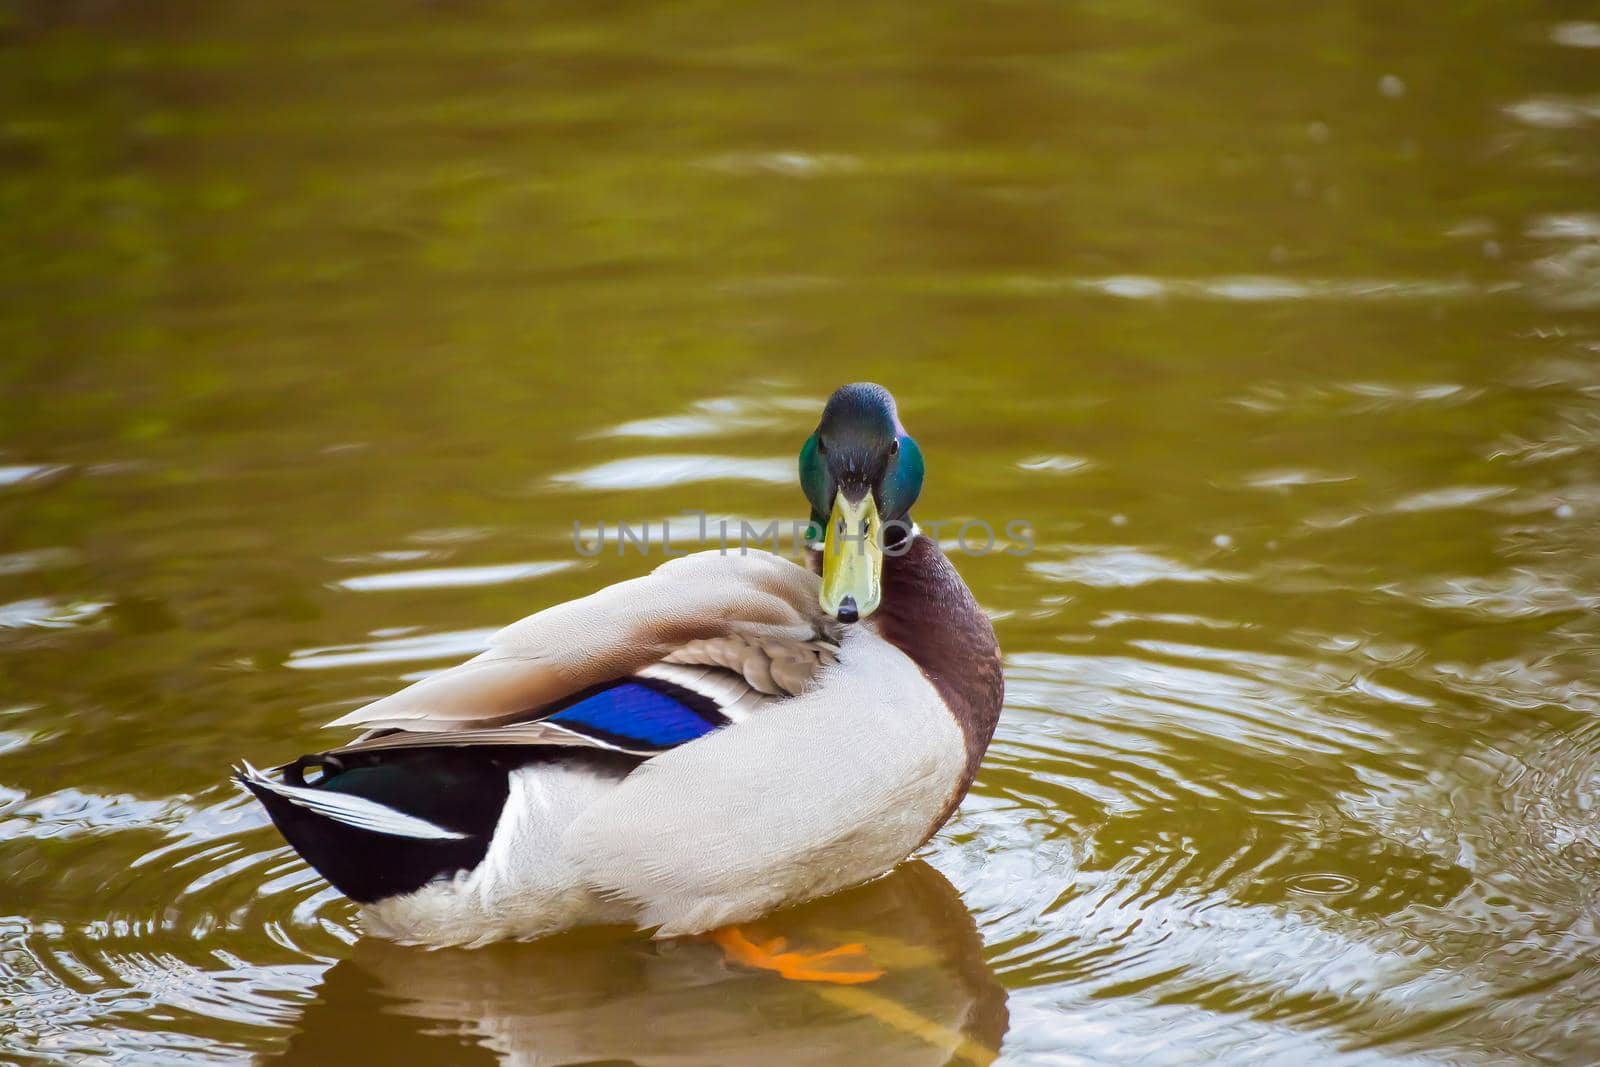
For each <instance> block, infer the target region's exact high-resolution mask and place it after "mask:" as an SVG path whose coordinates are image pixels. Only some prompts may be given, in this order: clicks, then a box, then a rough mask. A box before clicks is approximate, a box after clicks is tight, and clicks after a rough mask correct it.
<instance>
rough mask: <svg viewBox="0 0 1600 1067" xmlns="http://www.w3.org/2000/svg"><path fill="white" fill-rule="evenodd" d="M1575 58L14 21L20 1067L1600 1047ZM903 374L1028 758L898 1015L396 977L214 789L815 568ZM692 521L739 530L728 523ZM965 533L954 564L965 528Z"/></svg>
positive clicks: (1599, 641) (907, 955) (915, 932)
mask: <svg viewBox="0 0 1600 1067" xmlns="http://www.w3.org/2000/svg"><path fill="white" fill-rule="evenodd" d="M1597 46H1600V23H1597V22H1596V21H1594V14H1593V11H1592V10H1585V8H1584V6H1583V5H1579V4H1560V3H1551V4H1543V5H1528V4H1513V3H1509V2H1502V3H1485V4H1475V5H1468V6H1459V7H1458V8H1444V7H1439V6H1438V5H1423V6H1415V7H1404V6H1402V7H1400V8H1394V7H1385V8H1382V9H1378V8H1372V7H1370V6H1364V5H1358V4H1350V3H1332V4H1324V5H1319V6H1317V7H1315V8H1311V9H1305V10H1302V9H1298V8H1294V7H1293V6H1284V5H1266V4H1249V3H1240V2H1227V3H1224V2H1217V3H1178V4H1169V5H1164V6H1160V7H1151V6H1147V5H1124V6H1120V7H1118V6H1108V5H1089V4H1078V5H1048V4H1044V3H1034V2H1019V3H1009V4H988V5H970V6H964V7H957V6H949V5H944V6H930V5H924V4H905V5H874V6H871V7H860V6H858V5H848V6H847V5H827V6H822V7H819V6H816V5H808V6H806V7H805V8H804V10H801V9H798V8H795V7H794V6H793V5H777V4H760V5H749V4H745V5H705V4H682V5H670V6H666V7H644V6H637V5H599V6H596V5H546V6H544V7H542V8H541V9H539V10H537V11H527V10H521V9H516V8H512V7H508V6H501V5H497V4H469V3H438V4H427V5H423V4H417V5H410V6H406V5H400V6H397V5H394V4H388V3H384V4H378V3H355V4H344V5H339V6H337V7H335V8H329V7H326V6H322V5H306V6H301V5H295V4H278V5H269V6H265V7H263V6H262V5H246V4H242V3H231V2H224V3H217V4H209V5H203V6H199V7H197V6H193V5H180V4H167V3H161V4H140V5H121V4H89V3H82V4H72V5H65V6H61V5H46V4H19V5H14V6H12V7H11V8H9V9H8V13H7V14H6V15H5V16H4V36H3V38H0V47H3V48H4V50H5V52H6V57H5V61H4V62H0V93H3V96H4V99H6V100H7V105H6V107H5V109H4V120H3V123H0V159H3V161H4V162H3V165H0V204H3V208H0V273H3V276H4V278H5V285H4V286H3V289H0V311H3V314H0V344H3V349H0V351H3V352H4V356H3V358H0V867H3V869H4V870H5V871H6V872H7V876H6V879H5V882H4V887H3V889H0V982H3V985H4V988H5V993H6V996H5V1003H6V1006H5V1007H4V1008H3V1009H0V1011H3V1015H4V1019H5V1022H4V1025H3V1026H0V1047H3V1048H4V1049H5V1050H6V1051H7V1054H8V1055H12V1056H16V1057H26V1058H34V1059H39V1060H45V1061H60V1060H69V1059H74V1058H76V1057H79V1056H81V1055H83V1054H86V1053H89V1052H115V1053H117V1054H120V1055H121V1056H123V1057H124V1058H125V1059H127V1060H129V1061H134V1062H150V1061H177V1060H187V1061H192V1062H207V1061H225V1062H231V1061H234V1060H236V1059H238V1058H239V1057H240V1056H242V1055H245V1054H250V1055H254V1056H259V1057H264V1058H272V1057H275V1056H286V1057H288V1058H289V1059H291V1060H292V1061H293V1062H296V1063H311V1062H324V1061H325V1062H340V1063H346V1062H349V1061H350V1059H351V1058H352V1057H357V1058H363V1057H366V1056H369V1055H371V1054H374V1053H376V1052H381V1051H383V1050H386V1049H393V1050H396V1052H395V1054H396V1055H402V1056H403V1057H404V1058H405V1059H406V1061H407V1062H429V1061H432V1062H440V1063H465V1062H474V1061H483V1062H492V1061H494V1060H495V1059H496V1058H504V1059H509V1060H514V1061H518V1062H527V1063H573V1062H593V1061H621V1062H635V1063H641V1064H643V1063H651V1064H665V1063H673V1064H680V1063H751V1062H759V1063H763V1064H778V1063H782V1064H789V1063H833V1062H840V1061H841V1059H848V1060H853V1062H873V1063H896V1064H898V1063H942V1062H947V1061H952V1060H954V1061H956V1062H979V1063H981V1062H984V1061H986V1060H988V1059H989V1058H991V1057H992V1056H993V1055H994V1054H995V1053H996V1052H998V1053H999V1054H1000V1056H1001V1057H1002V1058H1003V1060H1004V1061H1006V1062H1011V1063H1018V1064H1024V1063H1027V1064H1033V1063H1040V1064H1077V1063H1092V1062H1111V1063H1129V1062H1150V1063H1172V1064H1177V1063H1199V1062H1211V1061H1212V1060H1213V1059H1215V1058H1221V1059H1223V1060H1225V1061H1232V1062H1245V1061H1248V1062H1285V1063H1306V1062H1316V1063H1340V1064H1378V1063H1384V1064H1387V1063H1407V1064H1409V1063H1430V1062H1449V1063H1466V1064H1489V1063H1494V1064H1500V1063H1517V1062H1527V1063H1544V1062H1593V1061H1594V1060H1596V1059H1597V1058H1600V960H1597V949H1600V929H1597V925H1600V924H1597V917H1600V911H1597V905H1600V901H1597V894H1600V878H1597V876H1596V873H1595V872H1596V870H1600V866H1597V864H1600V811H1597V805H1600V706H1597V705H1600V702H1597V693H1596V689H1595V683H1594V679H1595V678H1596V677H1597V671H1596V668H1597V666H1600V663H1597V653H1596V649H1597V648H1600V625H1597V621H1596V615H1595V612H1596V608H1597V605H1600V593H1597V592H1596V590H1597V589H1600V551H1597V550H1596V547H1595V546H1596V543H1597V542H1596V533H1597V527H1600V461H1597V459H1596V456H1597V451H1596V446H1597V444H1600V196H1597V195H1596V190H1597V189H1600V185H1597V177H1600V139H1597V136H1596V135H1597V132H1600V48H1597ZM858 379H874V380H878V381H882V382H884V383H886V384H888V385H890V386H891V387H892V388H893V389H894V390H895V392H896V393H897V395H898V396H899V397H900V400H901V406H902V412H903V414H904V416H905V419H906V421H907V423H908V425H910V427H911V428H912V430H913V431H914V432H915V433H916V434H917V435H918V437H919V440H920V441H921V442H922V444H923V448H924V450H925V452H926V454H927V458H928V465H929V481H928V488H927V491H926V494H925V496H924V500H923V503H922V504H921V505H920V506H919V518H921V519H922V520H923V521H924V522H925V523H927V522H931V521H933V520H942V521H949V522H952V523H959V522H961V521H966V520H973V519H982V520H984V521H986V522H990V523H992V524H995V525H997V526H998V525H999V524H1001V523H1004V522H1007V521H1010V520H1013V519H1020V520H1025V521H1027V522H1029V523H1031V524H1032V527H1033V531H1034V538H1033V539H1034V545H1035V548H1034V551H1033V552H1032V553H1031V554H1029V555H1026V556H1016V555H1008V554H1004V553H1000V552H996V553H993V554H990V555H988V556H985V557H982V558H971V559H962V560H961V561H960V562H961V567H962V569H963V571H964V573H965V575H966V577H967V579H968V581H969V583H970V584H971V585H972V587H973V589H974V590H975V591H976V593H977V595H978V597H979V599H980V600H981V601H982V603H983V604H984V605H985V607H986V608H987V609H988V610H989V611H991V612H992V613H993V614H994V616H995V619H996V626H997V629H998V631H999V634H1000V639H1001V643H1002V645H1003V647H1004V649H1005V653H1006V662H1007V683H1008V697H1007V704H1008V706H1007V711H1006V715H1005V718H1004V719H1003V721H1002V723H1001V727H1000V732H999V736H998V738H997V740H996V742H995V745H994V747H993V749H992V750H991V752H990V755H989V758H988V761H987V762H986V764H985V766H984V769H983V772H982V774H981V775H980V777H979V780H978V783H977V786H976V788H975V790H974V793H973V795H972V797H971V798H970V799H969V800H968V802H967V803H966V805H965V806H964V807H963V809H962V811H961V813H960V815H959V816H958V818H957V819H956V820H955V821H954V822H953V823H952V824H951V825H950V826H949V827H948V828H947V829H946V830H945V831H944V832H943V833H942V834H941V835H940V836H939V837H938V838H937V839H936V840H935V841H934V842H933V843H932V844H931V845H930V846H928V848H927V849H926V850H925V851H924V853H923V854H922V856H921V859H920V862H919V863H918V864H914V865H912V866H909V867H907V868H904V869H902V870H901V871H900V872H898V873H896V874H894V875H893V876H891V877H889V878H887V879H885V880H883V881H881V882H879V883H876V884H874V885H871V886H868V887H865V888H862V889H860V890H858V891H856V892H854V893H851V894H847V895H845V896H843V897H841V898H838V899H835V900H830V901H825V902H822V903H820V904H817V905H815V906H813V907H810V908H807V909H805V910H803V911H801V912H799V913H797V914H795V915H791V916H786V917H784V918H783V919H782V920H781V921H780V922H781V930H782V932H783V933H785V934H786V935H787V936H789V937H790V938H791V940H793V941H795V942H797V943H814V944H818V945H824V944H828V943H837V941H838V940H840V939H841V938H852V939H855V938H859V939H863V940H865V941H867V942H868V944H869V945H870V946H871V948H872V949H873V951H874V953H875V954H876V955H877V956H878V957H879V958H880V959H881V960H882V961H883V962H884V963H885V965H886V966H887V968H888V970H889V972H890V973H889V976H888V977H886V978H885V979H883V980H882V981H881V982H879V983H874V984H873V985H870V986H864V987H859V988H858V989H856V990H844V991H841V990H838V989H826V988H816V987H810V986H803V985H794V984H789V983H784V982H782V981H779V980H777V979H775V978H773V977H772V976H770V975H765V974H753V973H747V972H742V971H735V970H729V969H727V968H725V967H724V966H723V965H722V964H721V962H720V960H719V956H718V954H717V953H716V951H715V950H713V949H711V948H710V947H708V946H705V945H702V944H695V943H684V944H675V945H668V946H654V945H651V944H649V943H641V942H638V941H635V940H628V939H620V940H619V939H617V938H614V937H609V936H597V937H587V938H579V939H576V940H572V941H563V942H556V943H553V944H549V945H540V946H501V947H497V948H495V949H492V950H487V951H483V952H479V953H462V952H445V953H433V954H429V953H422V952H415V951H409V950H402V949H396V948H394V947H392V946H384V945H381V944H372V943H366V942H360V941H358V940H357V932H356V930H355V927H354V925H353V921H352V916H351V912H350V909H349V907H348V906H347V905H346V904H345V903H344V902H343V901H342V900H340V899H339V898H338V897H337V896H336V895H334V894H333V893H331V892H330V891H329V890H328V889H327V888H326V887H325V886H324V885H323V884H322V883H321V882H320V881H319V880H318V879H317V878H316V877H315V876H314V875H312V874H311V873H310V872H309V871H307V869H306V868H305V867H304V866H303V865H302V864H301V863H300V862H299V861H298V860H297V859H296V858H295V857H294V856H293V855H292V854H291V853H289V852H288V851H287V850H286V849H285V848H284V847H283V846H282V844H281V842H280V841H279V839H278V838H277V836H276V835H275V834H274V833H273V832H272V830H271V829H270V827H268V826H266V825H265V823H264V820H263V818H262V816H261V814H260V812H259V811H258V810H257V809H256V808H255V807H254V806H252V805H251V804H250V803H247V802H246V801H245V800H244V799H243V798H241V797H240V796H239V795H237V794H236V793H235V792H234V791H233V789H232V788H230V787H229V786H228V785H227V784H226V783H225V781H224V774H225V771H226V768H227V766H228V765H229V763H231V762H232V761H234V760H235V759H237V758H239V757H241V756H245V757H249V758H251V759H252V760H254V761H256V762H259V763H266V762H268V761H271V760H274V759H279V758H287V757H290V756H293V755H295V754H298V753H300V752H302V751H306V750H310V749H314V748H317V747H320V746H325V745H326V744H328V743H329V741H330V740H332V738H331V737H330V735H326V734H324V733H322V732H321V731H320V730H319V724H320V723H322V722H324V721H326V720H328V719H331V718H333V717H335V716H336V715H338V714H340V713H342V712H344V711H346V710H348V709H350V708H351V707H353V706H355V705H357V704H359V703H361V702H362V701H365V700H367V699H370V698H373V697H376V696H379V695H381V694H383V693H385V692H387V691H389V690H391V689H393V688H394V687H396V686H398V685H400V684H403V683H404V682H405V681H406V680H407V679H410V678H414V677H417V676H418V675H419V673H420V672H425V671H428V670H431V669H435V668H437V667H440V666H443V665H446V664H448V663H450V662H452V661H454V660H456V659H459V658H461V657H464V656H466V655H468V654H470V653H471V652H473V651H474V650H475V649H477V648H478V647H480V645H481V643H482V642H483V640H484V639H485V637H486V635H487V634H488V633H490V632H491V631H492V630H493V629H494V628H495V627H497V626H498V625H500V624H502V623H505V622H507V621H509V620H511V619H514V618H517V617H519V616H520V615H522V614H525V613H527V612H529V611H532V610H534V609H536V608H538V607H541V606H543V605H546V604H549V603H553V602H556V601H559V600H562V599H565V598H568V597H572V596H576V595H581V594H582V593H585V592H587V591H589V590H592V589H593V588H595V587H597V586H600V585H602V584H605V583H608V582H612V581H616V580H619V579H621V578H624V577H626V576H630V575H633V574H636V573H638V572H639V571H640V570H641V569H642V568H643V567H644V566H645V565H646V564H645V562H644V561H642V560H640V559H639V558H638V557H637V556H629V557H618V556H617V555H615V554H614V552H609V551H608V552H607V553H605V554H603V555H601V556H600V557H598V558H594V559H587V558H584V557H582V556H580V555H579V554H577V553H576V552H575V551H574V550H573V546H572V542H571V536H572V535H571V530H572V523H573V521H574V520H575V519H577V520H580V521H582V522H583V523H585V524H586V525H588V524H592V523H594V522H596V521H599V520H606V521H610V522H615V521H617V520H621V519H627V520H631V521H635V522H637V521H643V520H650V521H652V522H660V521H661V520H663V519H665V518H668V517H671V516H675V515H680V514H681V513H682V512H683V511H684V510H685V509H698V510H704V511H706V512H708V513H710V514H711V515H713V516H722V515H731V516H744V517H748V518H750V519H752V520H756V521H758V522H765V521H766V520H768V519H770V518H784V519H788V518H790V517H800V515H801V511H802V508H803V504H802V502H801V499H800V496H799V493H798V490H797V489H796V488H795V486H794V485H793V484H792V483H791V482H790V480H789V479H790V474H789V471H790V464H791V462H792V457H793V455H794V453H795V451H796V450H797V447H798V445H799V442H800V440H801V439H802V437H803V436H804V434H805V433H806V432H807V431H808V430H809V428H810V426H811V424H812V422H813V421H814V418H815V411H816V407H817V405H818V404H819V403H820V401H821V399H822V398H823V397H824V396H825V395H826V393H827V392H828V391H829V390H830V389H831V388H832V387H833V386H834V385H837V384H839V383H841V382H844V381H851V380H858ZM679 521H680V523H682V522H688V523H689V524H690V525H692V520H682V519H680V520H679ZM954 529H955V527H954V526H951V527H950V528H948V529H947V531H946V536H953V532H954Z"/></svg>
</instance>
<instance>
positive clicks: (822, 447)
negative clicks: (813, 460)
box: [817, 437, 828, 456]
mask: <svg viewBox="0 0 1600 1067" xmlns="http://www.w3.org/2000/svg"><path fill="white" fill-rule="evenodd" d="M827 454H828V442H826V441H824V440H823V439H822V438H820V437H819V438H817V455H819V456H826V455H827Z"/></svg>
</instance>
